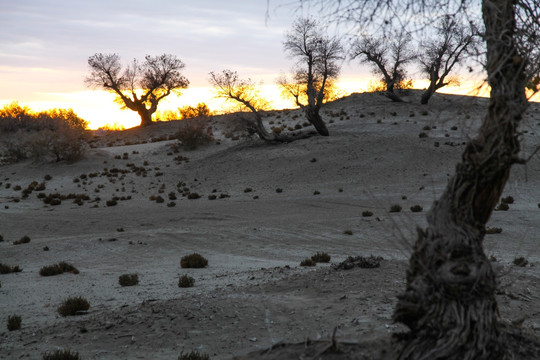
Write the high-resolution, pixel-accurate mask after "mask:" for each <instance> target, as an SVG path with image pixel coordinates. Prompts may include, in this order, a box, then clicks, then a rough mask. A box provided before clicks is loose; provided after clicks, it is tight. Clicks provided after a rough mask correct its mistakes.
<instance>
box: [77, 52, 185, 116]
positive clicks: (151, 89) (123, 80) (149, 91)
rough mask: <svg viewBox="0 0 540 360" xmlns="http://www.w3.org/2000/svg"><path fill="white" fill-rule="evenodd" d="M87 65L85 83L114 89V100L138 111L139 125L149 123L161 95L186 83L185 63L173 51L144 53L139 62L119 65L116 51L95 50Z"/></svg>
mask: <svg viewBox="0 0 540 360" xmlns="http://www.w3.org/2000/svg"><path fill="white" fill-rule="evenodd" d="M88 65H89V66H90V76H89V77H87V78H86V83H87V85H88V86H91V87H94V88H100V89H103V90H106V91H109V92H111V93H114V94H115V95H116V96H117V97H116V100H115V101H116V102H117V103H119V104H120V105H121V106H122V107H124V108H128V109H130V110H133V111H136V112H137V113H138V114H139V116H140V117H141V126H148V125H151V124H152V114H153V113H155V112H156V110H157V106H158V103H159V102H160V101H161V100H162V99H163V98H165V97H166V96H169V95H170V94H171V93H172V92H178V90H180V89H185V88H187V86H188V85H189V81H188V80H187V79H186V78H185V77H184V76H182V74H181V71H182V69H183V68H184V67H185V65H184V63H183V62H182V61H181V60H180V59H178V58H177V57H176V56H174V55H167V54H163V55H160V56H150V55H146V57H145V61H144V62H143V63H142V64H139V62H138V61H137V60H133V62H132V63H131V64H130V65H129V66H127V67H126V68H125V69H122V64H121V63H120V57H119V56H118V54H102V53H98V54H95V55H92V56H90V58H88Z"/></svg>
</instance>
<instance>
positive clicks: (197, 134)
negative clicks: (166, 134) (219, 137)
mask: <svg viewBox="0 0 540 360" xmlns="http://www.w3.org/2000/svg"><path fill="white" fill-rule="evenodd" d="M174 138H176V139H178V140H179V141H180V142H181V143H182V146H183V147H184V149H186V150H195V149H196V148H198V147H199V146H201V145H206V144H208V143H210V142H212V141H214V134H213V133H212V128H211V127H210V126H207V124H206V122H205V121H204V119H190V120H183V121H182V126H181V127H180V129H179V130H178V131H177V132H176V134H175V135H174Z"/></svg>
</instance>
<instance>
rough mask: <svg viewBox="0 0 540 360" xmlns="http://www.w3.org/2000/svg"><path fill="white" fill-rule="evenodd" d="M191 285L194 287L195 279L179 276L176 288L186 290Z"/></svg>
mask: <svg viewBox="0 0 540 360" xmlns="http://www.w3.org/2000/svg"><path fill="white" fill-rule="evenodd" d="M193 285H195V279H194V278H192V277H191V276H189V275H182V276H180V279H178V287H181V288H187V287H192V286H193Z"/></svg>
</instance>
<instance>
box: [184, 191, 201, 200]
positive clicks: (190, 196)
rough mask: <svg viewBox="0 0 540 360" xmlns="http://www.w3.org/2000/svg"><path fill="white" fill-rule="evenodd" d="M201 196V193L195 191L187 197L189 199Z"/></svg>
mask: <svg viewBox="0 0 540 360" xmlns="http://www.w3.org/2000/svg"><path fill="white" fill-rule="evenodd" d="M200 197H201V195H199V194H197V193H195V192H193V193H189V194H188V196H187V198H188V199H189V200H195V199H199V198H200Z"/></svg>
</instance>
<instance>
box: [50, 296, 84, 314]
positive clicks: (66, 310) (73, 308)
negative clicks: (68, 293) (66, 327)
mask: <svg viewBox="0 0 540 360" xmlns="http://www.w3.org/2000/svg"><path fill="white" fill-rule="evenodd" d="M88 309H90V303H89V302H88V301H87V300H86V299H85V298H83V297H81V296H78V297H70V298H67V299H66V300H64V302H63V303H62V305H61V306H60V307H59V308H58V313H59V314H60V315H61V316H74V315H79V314H80V313H81V312H84V311H86V310H88Z"/></svg>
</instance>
